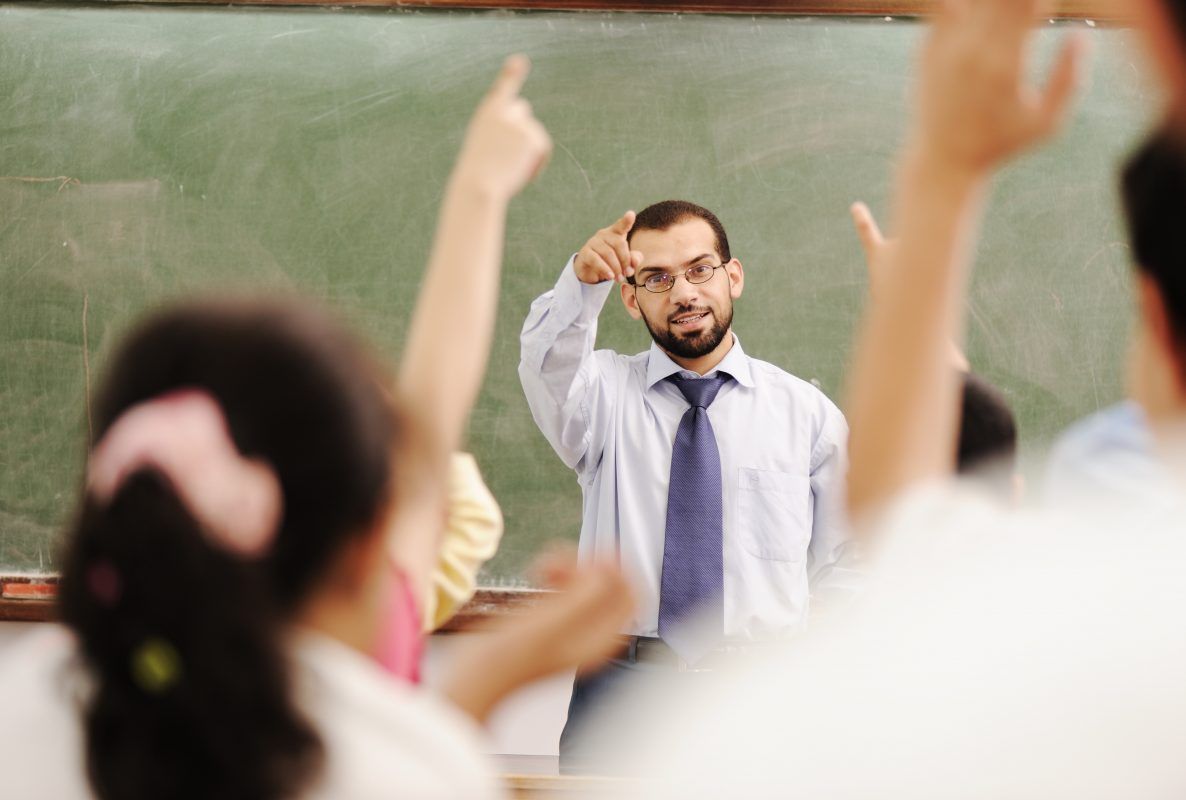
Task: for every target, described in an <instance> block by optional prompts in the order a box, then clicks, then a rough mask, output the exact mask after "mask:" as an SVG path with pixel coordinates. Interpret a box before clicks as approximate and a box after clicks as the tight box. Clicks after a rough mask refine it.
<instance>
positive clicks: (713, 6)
mask: <svg viewBox="0 0 1186 800" xmlns="http://www.w3.org/2000/svg"><path fill="white" fill-rule="evenodd" d="M118 1H119V0H100V2H118ZM138 2H139V3H144V4H161V5H179V4H184V5H195V4H198V5H203V4H204V5H223V6H225V5H228V4H229V5H248V6H318V5H325V6H334V7H341V6H347V7H350V6H359V7H363V6H370V7H376V6H380V7H398V8H443V9H451V8H456V9H461V8H485V9H514V10H528V11H649V12H656V13H693V14H788V15H803V14H812V15H816V14H825V15H841V16H849V15H851V16H909V17H913V16H926V15H927V14H930V13H931V12H932V11H934V9H935V8H936V6H937V5H938V0H533V1H531V2H523V0H517V1H516V0H345V2H343V0H230V2H229V3H228V2H227V0H138ZM1124 5H1125V4H1124V3H1120V2H1117V0H1057V1H1056V2H1055V4H1054V8H1053V10H1052V11H1051V12H1050V16H1051V17H1053V18H1057V19H1091V20H1103V21H1109V22H1128V21H1130V20H1131V18H1132V13H1131V9H1129V10H1128V11H1127V12H1126V10H1125V9H1124Z"/></svg>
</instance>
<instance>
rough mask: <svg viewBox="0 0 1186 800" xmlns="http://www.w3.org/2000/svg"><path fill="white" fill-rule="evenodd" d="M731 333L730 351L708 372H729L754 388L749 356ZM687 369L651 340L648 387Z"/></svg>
mask: <svg viewBox="0 0 1186 800" xmlns="http://www.w3.org/2000/svg"><path fill="white" fill-rule="evenodd" d="M730 335H731V336H732V337H733V346H732V347H730V348H729V352H728V353H726V354H725V357H724V358H722V359H721V363H719V364H717V365H716V367H715V368H714V369H713V370H712V371H711V372H709V373H708V374H709V375H712V374H714V373H716V372H727V373H729V374H730V375H732V376H733V380H735V381H737V382H738V383H740V384H741V385H742V386H745V387H747V388H752V387H753V385H754V379H753V375H752V374H751V372H750V363H749V356H747V355H746V354H745V351H744V350H742V349H741V339H739V338H737V334H735V333H733V332H731V331H730ZM686 371H687V370H685V369H684V368H683V367H681V366H680V365H679V364H677V363H675V362H674V361H672V360H671V356H669V355H667V354H666V353H664V352H663V348H661V347H659V345H657V344H655V342H653V341H652V342H651V349H650V352H648V353H647V388H648V389H650V388H652V387H653V386H654V385H655V384H656V383H658V382H659V381H662V380H666V379H667V378H669V377H671V376H672V375H678V374H679V373H681V372H686ZM705 377H708V376H705Z"/></svg>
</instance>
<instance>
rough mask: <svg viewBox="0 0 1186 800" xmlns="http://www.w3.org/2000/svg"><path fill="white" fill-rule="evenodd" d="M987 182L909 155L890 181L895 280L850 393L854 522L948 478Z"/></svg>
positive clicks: (870, 330) (864, 334)
mask: <svg viewBox="0 0 1186 800" xmlns="http://www.w3.org/2000/svg"><path fill="white" fill-rule="evenodd" d="M986 182H987V177H986V175H985V174H984V173H982V172H977V171H974V170H968V169H962V168H959V167H956V166H953V165H951V164H948V163H944V162H943V161H942V160H941V159H938V158H936V157H934V156H932V155H930V154H928V153H927V152H926V151H925V150H924V149H922V148H917V149H914V150H913V151H910V152H908V154H907V156H906V157H905V159H904V160H903V163H902V168H901V174H900V175H899V176H898V187H899V188H898V191H897V198H896V199H897V202H896V204H895V208H896V210H897V229H898V231H899V233H900V235H899V244H898V247H897V248H896V249H895V250H894V251H893V253H892V254H891V256H890V263H889V264H888V265H887V269H888V270H889V271H890V274H892V275H894V276H895V279H894V280H893V281H890V282H888V284H887V285H886V286H885V287H884V293H883V296H881V297H879V298H878V302H877V303H876V304H873V305H872V307H871V308H870V309H869V311H868V314H867V316H866V318H865V320H864V325H863V326H862V329H861V331H860V334H859V338H858V344H857V348H856V352H855V356H854V364H853V371H852V378H851V383H850V389H849V404H848V409H847V411H848V417H849V424H850V427H851V440H850V441H851V444H850V454H851V459H852V469H851V471H850V474H849V485H848V505H849V510H850V512H851V513H852V515H853V516H854V517H859V516H860V515H861V514H862V513H863V512H866V511H868V510H870V509H871V508H873V507H875V506H876V505H877V504H878V503H880V502H882V501H884V500H886V499H888V498H889V497H890V496H892V495H893V494H894V493H895V492H897V491H900V490H901V489H903V488H905V487H906V486H907V485H909V484H911V483H915V482H918V481H921V480H925V479H927V478H930V477H936V476H939V475H942V474H945V473H947V472H950V470H951V468H952V461H953V458H954V456H953V448H952V446H951V443H952V442H953V441H954V437H955V428H956V416H957V403H956V393H957V391H958V380H957V375H956V372H955V371H954V370H953V369H952V366H951V360H950V349H949V348H950V347H951V343H952V342H957V343H958V342H960V341H962V338H963V337H962V330H961V323H962V298H963V296H964V287H965V283H966V281H967V272H968V263H969V260H970V252H969V251H970V243H971V242H972V241H973V240H974V233H975V229H976V226H977V224H978V221H979V217H980V207H981V198H982V196H983V194H984V191H985V184H986Z"/></svg>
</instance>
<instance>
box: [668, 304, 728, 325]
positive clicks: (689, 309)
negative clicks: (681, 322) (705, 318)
mask: <svg viewBox="0 0 1186 800" xmlns="http://www.w3.org/2000/svg"><path fill="white" fill-rule="evenodd" d="M684 314H710V315H712V316H714V317H715V316H716V315H715V314H713V313H712V309H711V308H709V307H708V306H699V307H697V306H677V307H676V309H675V311H672V312H671V313H670V314H669V315H668V316H667V321H668V322H669V323H671V322H675V319H676V317H682V316H683V315H684Z"/></svg>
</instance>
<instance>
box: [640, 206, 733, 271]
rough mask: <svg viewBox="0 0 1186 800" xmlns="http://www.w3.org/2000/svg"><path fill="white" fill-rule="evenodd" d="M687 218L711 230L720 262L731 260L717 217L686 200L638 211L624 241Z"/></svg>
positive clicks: (726, 237) (664, 228)
mask: <svg viewBox="0 0 1186 800" xmlns="http://www.w3.org/2000/svg"><path fill="white" fill-rule="evenodd" d="M689 217H696V218H698V219H702V220H704V221H705V222H707V223H708V227H710V228H712V232H713V235H714V236H715V237H716V248H717V255H718V256H720V257H721V260H722V261H728V260H730V259H731V258H733V256H732V255H731V254H730V252H729V237H728V236H726V235H725V226H724V225H722V224H721V221H720V220H719V219H717V215H716V214H714V213H712V212H711V211H709V210H708V209H707V208H705V207H704V206H698V205H696V204H695V203H689V202H688V201H687V200H663V201H661V202H658V203H654V204H652V205H649V206H647V207H646V208H644V209H643V210H642V211H639V212H638V216H637V217H635V218H634V227H633V228H631V229H630V232H629V233H627V234H626V241H627V242H629V241H630V240H631V239H633V238H634V234H635V232H636V231H665V230H667V229H668V228H670V227H671V226H672V225H678V224H679V223H681V222H683V221H684V220H686V219H688V218H689Z"/></svg>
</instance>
